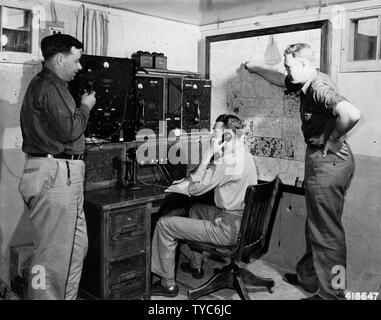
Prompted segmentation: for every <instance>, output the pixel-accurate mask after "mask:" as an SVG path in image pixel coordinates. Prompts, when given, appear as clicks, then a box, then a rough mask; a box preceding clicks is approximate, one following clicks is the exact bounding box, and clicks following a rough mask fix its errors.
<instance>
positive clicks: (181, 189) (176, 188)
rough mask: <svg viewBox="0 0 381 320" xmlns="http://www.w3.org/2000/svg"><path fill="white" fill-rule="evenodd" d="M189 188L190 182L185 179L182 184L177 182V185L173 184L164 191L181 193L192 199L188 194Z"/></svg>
mask: <svg viewBox="0 0 381 320" xmlns="http://www.w3.org/2000/svg"><path fill="white" fill-rule="evenodd" d="M188 187H189V180H188V179H184V180H183V181H181V182H178V181H176V183H173V184H171V185H170V186H169V187H168V188H167V189H165V190H164V192H175V193H181V194H185V195H187V196H188V197H190V194H189V192H188Z"/></svg>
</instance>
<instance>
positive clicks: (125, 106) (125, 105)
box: [85, 91, 128, 151]
mask: <svg viewBox="0 0 381 320" xmlns="http://www.w3.org/2000/svg"><path fill="white" fill-rule="evenodd" d="M127 100H128V91H126V95H125V99H124V109H123V117H122V122H121V123H120V125H119V128H118V129H116V130H115V132H113V133H112V134H111V135H109V136H108V137H107V138H105V139H103V141H102V142H100V143H97V144H94V145H91V146H90V147H88V148H87V149H85V151H87V150H90V149H91V148H92V147H101V146H103V145H105V144H106V143H107V142H108V141H107V140H109V139H110V138H112V137H113V136H114V135H115V134H117V133H118V132H119V130H120V129H122V127H123V124H124V120H125V118H126V110H127Z"/></svg>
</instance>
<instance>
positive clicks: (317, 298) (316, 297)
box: [300, 294, 323, 300]
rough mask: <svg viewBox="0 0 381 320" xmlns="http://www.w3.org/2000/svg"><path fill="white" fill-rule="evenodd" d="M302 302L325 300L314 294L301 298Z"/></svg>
mask: <svg viewBox="0 0 381 320" xmlns="http://www.w3.org/2000/svg"><path fill="white" fill-rule="evenodd" d="M300 300H323V298H322V297H320V296H319V295H317V294H314V295H313V296H311V297H307V298H301V299H300Z"/></svg>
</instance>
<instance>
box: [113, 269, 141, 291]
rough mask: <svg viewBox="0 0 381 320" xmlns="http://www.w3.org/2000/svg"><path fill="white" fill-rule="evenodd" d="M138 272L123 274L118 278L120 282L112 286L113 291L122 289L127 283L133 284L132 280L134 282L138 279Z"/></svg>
mask: <svg viewBox="0 0 381 320" xmlns="http://www.w3.org/2000/svg"><path fill="white" fill-rule="evenodd" d="M138 275H139V274H138V272H136V271H130V272H126V273H122V274H121V275H120V276H119V278H118V280H117V281H118V282H117V283H115V284H113V285H111V286H110V288H111V289H118V288H120V287H121V286H122V285H123V284H124V283H126V282H131V281H132V280H134V279H135V278H137V276H138Z"/></svg>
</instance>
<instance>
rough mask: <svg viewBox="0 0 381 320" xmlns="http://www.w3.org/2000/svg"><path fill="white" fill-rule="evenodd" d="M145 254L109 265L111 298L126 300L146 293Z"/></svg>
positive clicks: (111, 262) (112, 262)
mask: <svg viewBox="0 0 381 320" xmlns="http://www.w3.org/2000/svg"><path fill="white" fill-rule="evenodd" d="M145 259H146V256H145V255H144V254H140V255H136V256H132V257H130V258H127V259H123V260H117V261H112V260H111V261H110V263H109V274H108V278H109V281H108V283H109V298H110V299H126V298H128V297H136V296H138V295H142V294H144V293H145V271H146V270H145V269H146V267H145Z"/></svg>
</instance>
